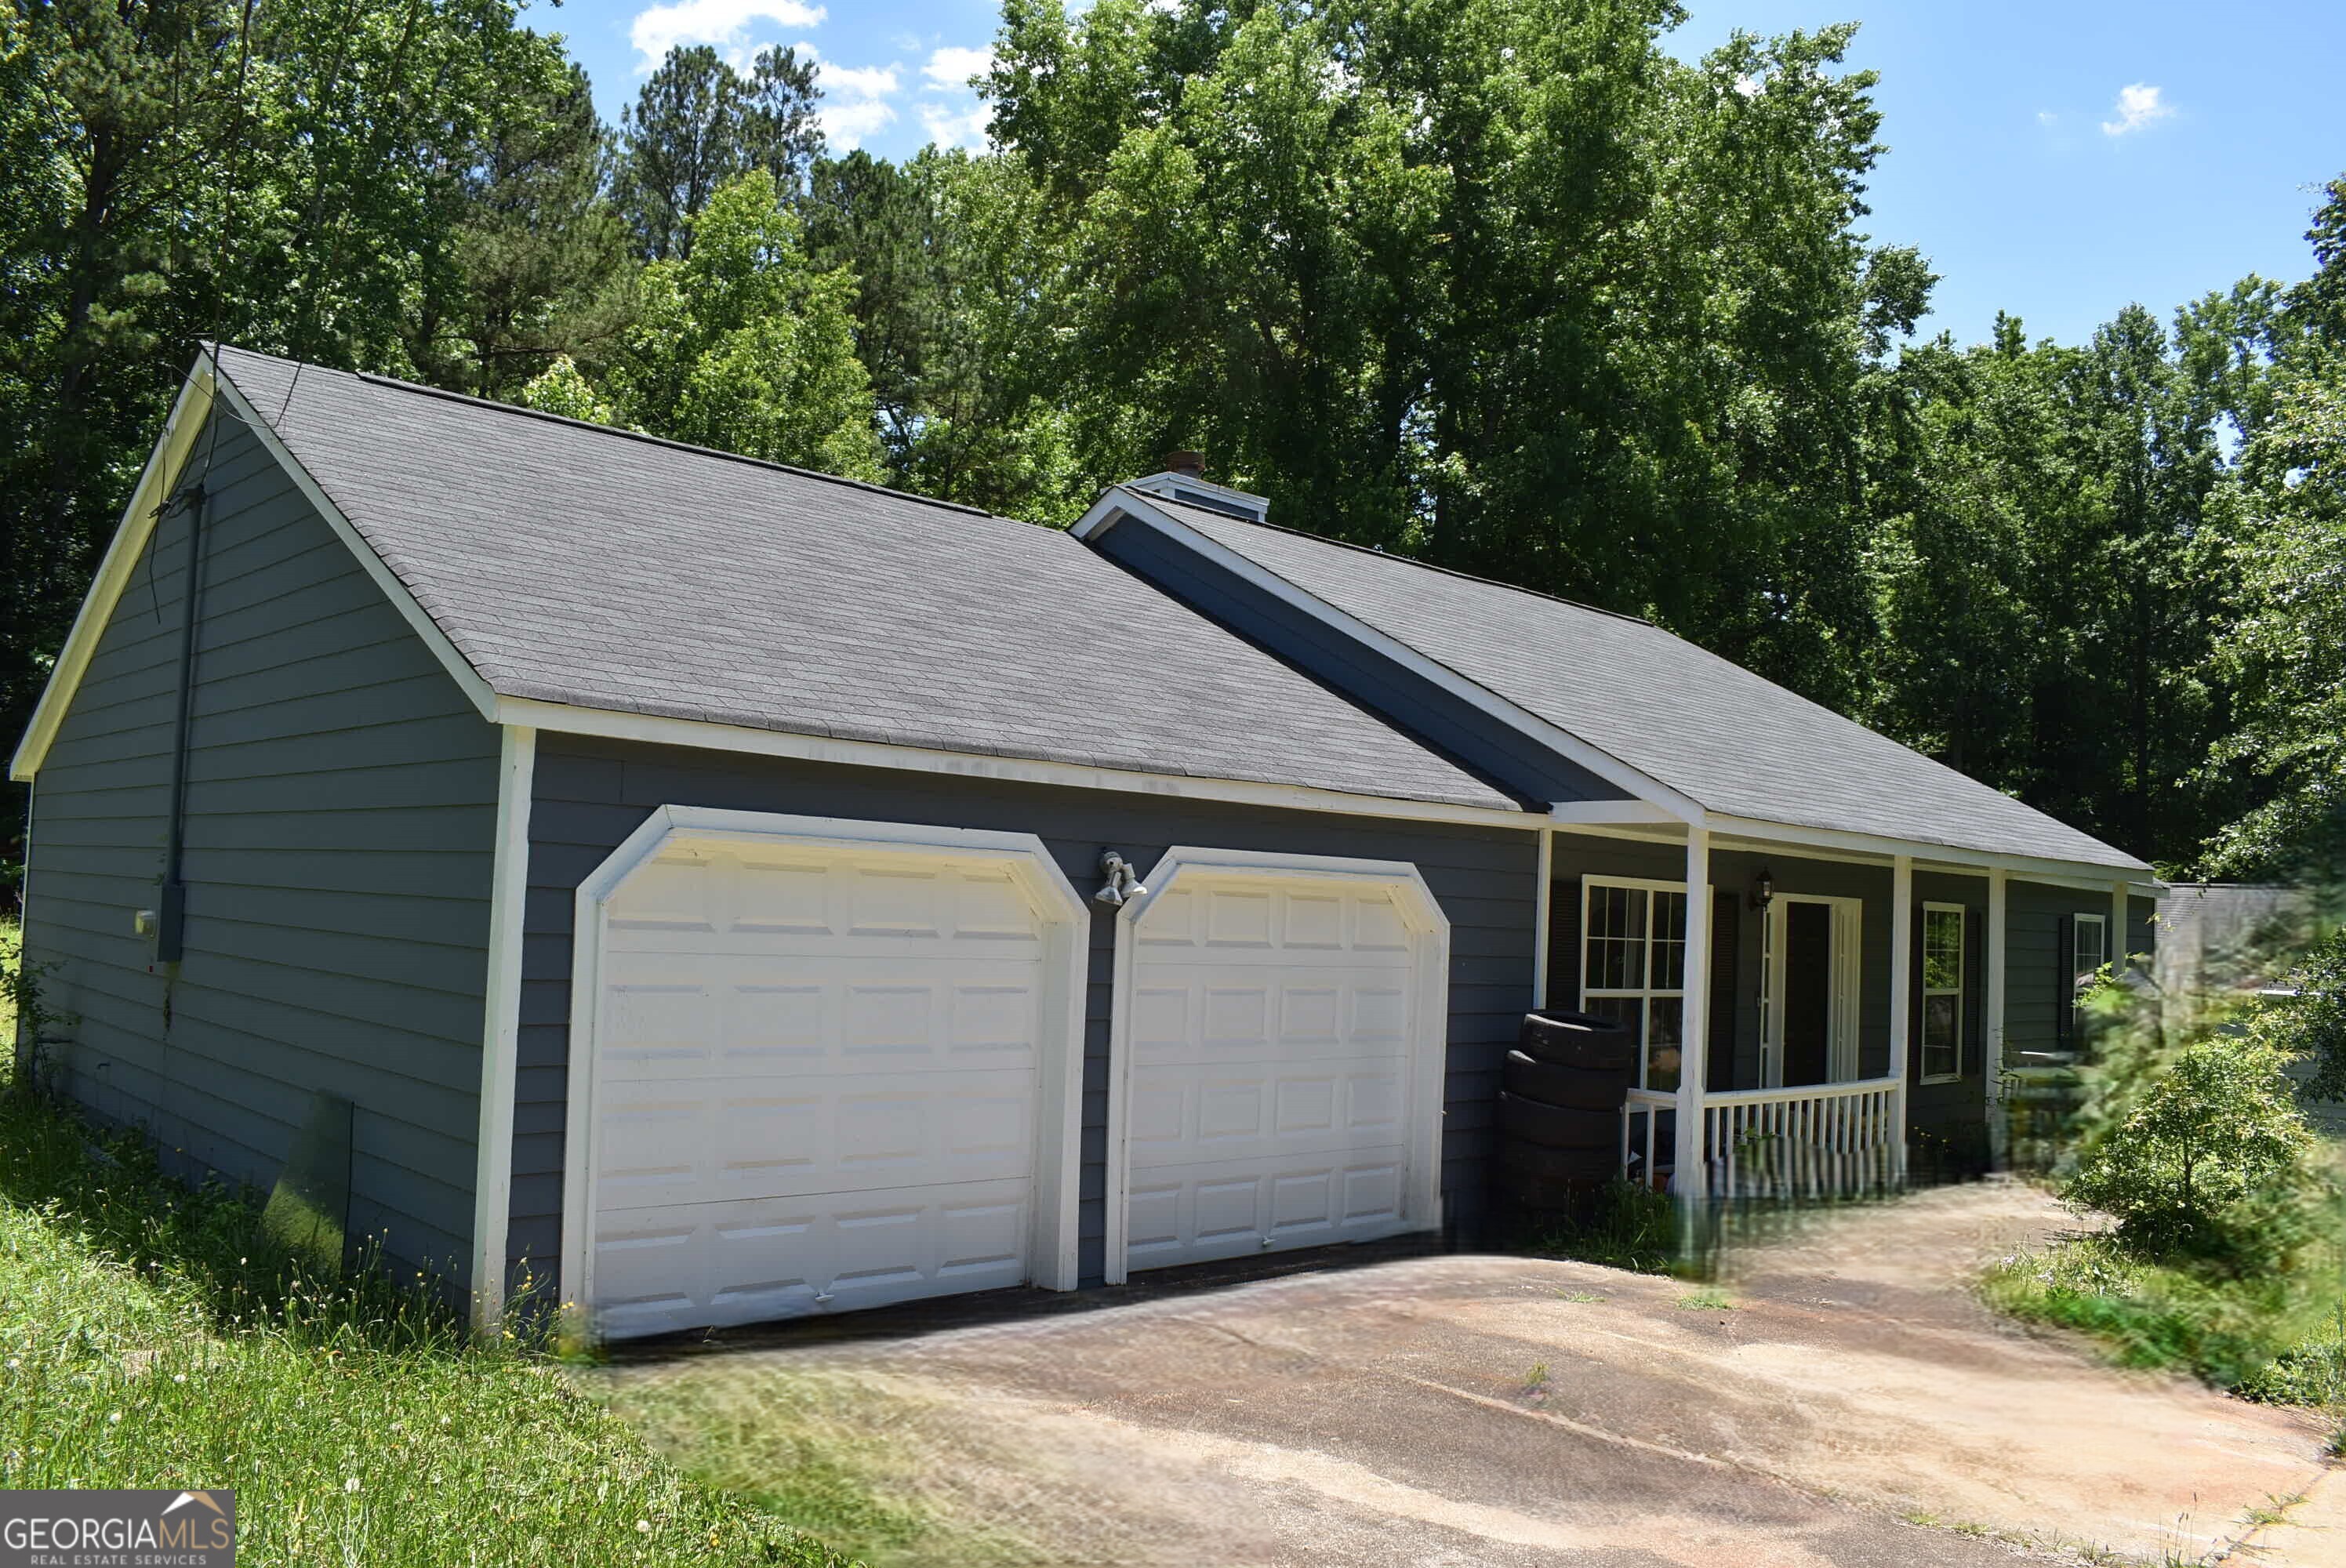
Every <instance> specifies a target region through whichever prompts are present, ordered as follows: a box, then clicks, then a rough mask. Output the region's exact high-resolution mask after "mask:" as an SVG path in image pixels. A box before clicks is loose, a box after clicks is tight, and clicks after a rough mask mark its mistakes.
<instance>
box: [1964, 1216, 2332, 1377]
mask: <svg viewBox="0 0 2346 1568" xmlns="http://www.w3.org/2000/svg"><path fill="white" fill-rule="evenodd" d="M2323 1262H2324V1263H2325V1264H2327V1265H2328V1267H2326V1268H2323V1267H2315V1268H2305V1269H2301V1270H2293V1271H2291V1272H2290V1273H2288V1274H2258V1275H2236V1274H2225V1273H2221V1272H2218V1271H2213V1270H2209V1269H2208V1268H2204V1267H2193V1266H2190V1265H2187V1264H2178V1263H2176V1262H2172V1261H2168V1262H2161V1261H2158V1260H2156V1259H2152V1258H2147V1257H2142V1256H2141V1255H2139V1254H2138V1253H2137V1252H2136V1251H2135V1250H2134V1249H2133V1248H2131V1247H2128V1246H2127V1244H2126V1243H2125V1242H2123V1241H2121V1240H2120V1239H2118V1238H2117V1237H2115V1236H2086V1237H2071V1238H2068V1239H2066V1240H2063V1241H2059V1242H2055V1244H2054V1245H2052V1246H2050V1247H2046V1248H2045V1249H2044V1250H2043V1251H2041V1252H2035V1253H2026V1254H2021V1255H2017V1256H2015V1257H2007V1258H2005V1259H2004V1261H2003V1262H2002V1263H2001V1264H1999V1265H1997V1266H1996V1267H1995V1268H1994V1269H1992V1270H1990V1271H1989V1274H1988V1277H1987V1279H1986V1281H1985V1285H1984V1290H1985V1294H1986V1297H1987V1299H1988V1301H1989V1302H1990V1304H1992V1305H1994V1307H1996V1308H2000V1309H2001V1310H2003V1311H2005V1312H2008V1313H2010V1314H2011V1315H2012V1316H2014V1317H2015V1318H2021V1319H2026V1320H2028V1321H2031V1322H2036V1323H2049V1324H2052V1325H2054V1326H2055V1327H2058V1328H2064V1329H2077V1330H2079V1331H2081V1332H2084V1333H2086V1334H2090V1335H2092V1336H2093V1337H2094V1338H2095V1339H2099V1340H2101V1341H2102V1342H2103V1344H2104V1345H2105V1346H2106V1348H2107V1350H2108V1353H2109V1355H2110V1358H2111V1359H2113V1360H2115V1361H2117V1363H2118V1364H2119V1365H2120V1366H2125V1367H2141V1368H2150V1369H2174V1370H2178V1371H2184V1372H2188V1373H2190V1374H2191V1375H2192V1376H2194V1377H2197V1378H2199V1379H2202V1380H2205V1381H2207V1382H2208V1383H2211V1384H2213V1385H2214V1386H2216V1387H2218V1388H2220V1389H2229V1390H2232V1391H2233V1392H2235V1393H2239V1394H2241V1395H2243V1396H2245V1397H2247V1398H2250V1399H2260V1400H2270V1401H2272V1402H2274V1403H2282V1404H2329V1403H2331V1402H2332V1401H2333V1400H2337V1399H2338V1398H2339V1396H2340V1395H2341V1394H2346V1339H2341V1329H2340V1325H2339V1322H2338V1319H2337V1311H2338V1308H2339V1300H2340V1298H2339V1292H2338V1290H2337V1288H2336V1279H2337V1275H2336V1272H2335V1257H2334V1255H2331V1256H2330V1257H2326V1258H2325V1259H2324V1260H2323ZM2325 1284H2326V1285H2327V1286H2328V1287H2329V1288H2328V1289H2326V1290H2325V1289H2324V1288H2323V1287H2324V1285H2325Z"/></svg>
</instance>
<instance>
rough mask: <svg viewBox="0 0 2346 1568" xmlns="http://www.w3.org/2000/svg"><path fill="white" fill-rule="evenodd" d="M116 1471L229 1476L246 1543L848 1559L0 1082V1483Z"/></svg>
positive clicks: (349, 1557) (435, 1554) (489, 1559)
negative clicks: (284, 1247)
mask: <svg viewBox="0 0 2346 1568" xmlns="http://www.w3.org/2000/svg"><path fill="white" fill-rule="evenodd" d="M13 934H14V933H13V932H0V935H5V936H9V937H12V936H13ZM10 957H11V959H12V961H13V955H10ZM0 1023H5V1020H0ZM0 1038H5V1036H0ZM112 1486H135V1487H179V1486H192V1487H234V1488H235V1489H236V1492H237V1513H238V1535H239V1541H238V1545H239V1549H240V1553H242V1556H243V1559H244V1560H245V1561H249V1562H253V1563H348V1564H358V1563H363V1564H367V1565H369V1568H379V1565H396V1564H417V1565H423V1564H429V1565H432V1568H442V1565H445V1564H473V1563H478V1564H484V1565H486V1564H500V1565H502V1564H512V1563H530V1564H533V1565H535V1564H577V1565H580V1568H586V1565H594V1568H602V1565H605V1564H624V1563H675V1564H684V1563H696V1564H699V1563H708V1564H748V1563H760V1564H772V1563H782V1564H799V1565H803V1568H831V1565H835V1564H838V1563H841V1562H842V1561H843V1560H842V1559H841V1558H839V1557H837V1556H836V1555H835V1554H833V1553H831V1552H829V1551H828V1550H826V1549H825V1548H824V1547H822V1546H821V1545H820V1544H818V1543H816V1542H815V1541H814V1540H812V1539H811V1538H810V1537H808V1536H806V1535H803V1534H801V1533H800V1532H798V1531H797V1530H795V1529H793V1528H792V1527H791V1525H790V1523H787V1522H784V1521H783V1520H782V1519H781V1518H780V1517H778V1516H777V1515H776V1514H775V1513H773V1512H770V1510H769V1509H767V1508H764V1507H761V1506H760V1505H759V1504H758V1503H756V1502H752V1501H750V1500H749V1499H746V1498H743V1497H740V1496H739V1495H737V1494H733V1493H730V1492H726V1491H723V1490H721V1489H719V1488H716V1487H712V1486H710V1485H709V1484H707V1483H706V1482H704V1481H699V1480H696V1479H694V1478H693V1477H692V1476H690V1475H688V1474H687V1473H686V1472H685V1471H682V1470H680V1469H678V1467H677V1466H676V1465H675V1464H674V1463H672V1462H670V1461H668V1460H667V1459H664V1458H662V1457H661V1456H659V1455H658V1454H657V1453H655V1452H654V1451H652V1450H651V1449H650V1448H649V1447H648V1446H647V1444H646V1443H645V1442H644V1441H643V1440H642V1439H641V1438H640V1437H639V1436H637V1433H636V1432H635V1431H633V1430H632V1429H630V1428H629V1427H628V1426H627V1425H626V1424H625V1423H624V1422H623V1421H621V1420H619V1419H618V1418H617V1417H616V1416H614V1415H613V1414H612V1413H611V1412H610V1411H608V1410H606V1409H605V1408H604V1406H603V1405H601V1404H600V1403H598V1402H597V1401H596V1400H592V1399H588V1398H586V1397H583V1396H582V1395H581V1394H580V1393H578V1392H577V1391H576V1389H575V1388H574V1387H573V1385H572V1383H571V1381H570V1380H569V1379H568V1378H567V1377H566V1375H565V1374H564V1372H563V1370H562V1369H560V1368H558V1367H556V1366H555V1365H554V1364H553V1363H551V1362H550V1361H548V1360H546V1359H544V1358H543V1357H540V1356H537V1355H535V1354H532V1353H531V1352H530V1351H529V1350H528V1349H526V1348H525V1347H524V1346H521V1345H518V1344H515V1343H514V1342H511V1341H510V1340H507V1341H504V1342H499V1343H493V1344H484V1343H481V1342H479V1341H477V1340H475V1339H473V1338H472V1337H471V1336H469V1335H468V1334H467V1333H466V1332H465V1330H464V1327H463V1324H462V1322H461V1321H460V1319H458V1318H457V1317H456V1316H455V1314H454V1313H453V1312H452V1311H451V1310H449V1309H448V1308H447V1307H446V1306H445V1305H444V1304H443V1303H441V1302H440V1301H439V1300H438V1299H437V1298H434V1297H432V1296H430V1295H427V1294H425V1293H424V1292H423V1291H422V1290H421V1289H419V1288H416V1287H415V1286H414V1284H413V1282H410V1283H409V1285H408V1286H406V1287H404V1288H403V1287H402V1286H400V1285H398V1284H395V1283H394V1282H393V1281H390V1280H388V1279H385V1278H382V1277H381V1276H380V1275H371V1276H347V1277H344V1276H337V1275H329V1274H326V1273H323V1272H321V1271H320V1270H318V1269H317V1268H313V1267H311V1266H309V1265H306V1264H304V1263H303V1262H302V1261H301V1259H299V1258H298V1257H294V1256H293V1255H291V1254H287V1253H284V1252H280V1251H279V1250H277V1249H276V1248H275V1247H273V1246H272V1245H271V1243H270V1241H269V1240H268V1238H267V1237H266V1236H265V1235H264V1233H263V1232H262V1230H261V1228H260V1210H259V1208H258V1207H256V1206H255V1205H254V1204H253V1203H252V1202H250V1199H249V1196H248V1195H242V1194H236V1193H230V1192H226V1191H222V1190H219V1189H217V1188H214V1189H209V1190H207V1191H204V1192H200V1193H191V1192H190V1191H189V1190H188V1189H187V1188H185V1187H184V1186H179V1184H178V1183H176V1182H174V1181H172V1180H171V1179H170V1178H168V1176H164V1175H163V1174H162V1173H161V1172H160V1171H159V1170H158V1168H157V1166H156V1164H155V1161H154V1158H153V1156H152V1155H151V1153H150V1152H149V1151H148V1149H147V1147H146V1146H145V1145H144V1144H143V1142H142V1141H140V1140H138V1139H137V1138H135V1137H107V1138H101V1137H99V1136H98V1135H95V1134H93V1133H92V1132H91V1131H90V1130H89V1129H88V1128H87V1126H86V1125H83V1124H82V1123H80V1122H79V1121H78V1120H76V1118H75V1117H73V1116H72V1115H69V1114H67V1113H66V1112H65V1111H63V1110H61V1109H59V1108H58V1107H56V1105H50V1104H47V1103H46V1102H43V1101H40V1100H37V1099H36V1098H34V1097H32V1096H30V1095H24V1094H20V1093H17V1092H15V1090H14V1088H13V1086H12V1085H9V1084H6V1083H5V1081H0V1487H6V1488H28V1487H112ZM834 1490H836V1488H834Z"/></svg>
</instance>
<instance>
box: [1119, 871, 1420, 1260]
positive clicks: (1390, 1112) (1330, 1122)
mask: <svg viewBox="0 0 2346 1568" xmlns="http://www.w3.org/2000/svg"><path fill="white" fill-rule="evenodd" d="M1410 892H1411V890H1410V889H1408V888H1405V887H1402V886H1397V885H1394V884H1392V883H1390V882H1380V881H1373V880H1367V879H1362V878H1319V877H1313V876H1311V875H1309V874H1305V873H1299V872H1295V871H1270V872H1266V871H1214V870H1207V869H1204V868H1187V869H1185V870H1183V871H1181V872H1180V874H1179V876H1178V881H1175V882H1173V883H1171V884H1170V885H1168V886H1167V887H1166V888H1165V889H1164V890H1163V891H1161V892H1160V893H1159V894H1158V896H1157V897H1156V898H1155V899H1154V900H1153V901H1151V902H1150V903H1149V904H1148V907H1147V909H1146V910H1145V911H1142V912H1141V913H1140V914H1139V916H1138V917H1137V920H1136V921H1135V924H1134V929H1133V932H1132V934H1131V939H1130V940H1131V942H1132V950H1131V951H1132V960H1131V973H1130V983H1131V995H1130V998H1129V1000H1128V1003H1127V1005H1128V1007H1129V1010H1130V1011H1129V1015H1128V1016H1129V1023H1128V1024H1127V1030H1126V1039H1127V1050H1128V1051H1129V1063H1130V1064H1129V1069H1128V1071H1129V1073H1130V1086H1129V1098H1128V1100H1127V1111H1126V1125H1125V1143H1126V1147H1127V1151H1128V1152H1127V1159H1128V1166H1127V1177H1126V1188H1127V1207H1126V1215H1125V1243H1126V1251H1125V1261H1126V1265H1127V1268H1136V1269H1137V1268H1162V1267H1165V1266H1167V1265H1169V1264H1176V1263H1193V1262H1199V1261H1202V1260H1205V1259H1209V1258H1217V1257H1237V1256H1241V1255H1247V1254H1253V1253H1259V1252H1262V1251H1266V1250H1270V1249H1273V1248H1279V1247H1313V1246H1321V1245H1324V1244H1327V1243H1330V1242H1337V1241H1353V1240H1365V1239H1368V1238H1370V1237H1377V1236H1384V1235H1390V1234H1392V1233H1393V1232H1395V1231H1398V1230H1402V1229H1405V1228H1411V1227H1413V1225H1422V1224H1424V1223H1427V1222H1428V1221H1429V1219H1430V1216H1426V1215H1423V1214H1420V1215H1416V1216H1413V1215H1412V1214H1411V1213H1410V1212H1409V1208H1410V1206H1411V1204H1412V1202H1413V1201H1415V1202H1416V1203H1418V1205H1419V1206H1420V1207H1421V1208H1422V1207H1424V1205H1423V1198H1422V1197H1416V1198H1413V1193H1412V1182H1411V1175H1412V1170H1411V1166H1412V1162H1413V1154H1415V1155H1416V1156H1417V1157H1419V1158H1421V1159H1422V1158H1423V1140H1422V1139H1421V1138H1420V1136H1419V1133H1420V1131H1421V1130H1422V1124H1421V1123H1419V1122H1418V1121H1417V1120H1416V1119H1415V1118H1417V1117H1418V1116H1420V1115H1422V1114H1427V1113H1430V1111H1431V1109H1432V1107H1430V1106H1427V1105H1424V1104H1423V1103H1422V1102H1423V1099H1424V1098H1425V1097H1426V1095H1427V1091H1426V1089H1425V1087H1424V1082H1425V1074H1424V1072H1423V1069H1424V1066H1425V1056H1426V1053H1427V1052H1428V1051H1431V1052H1432V1053H1433V1055H1434V1057H1435V1058H1436V1059H1437V1060H1438V1057H1439V1054H1440V1049H1441V1042H1440V1039H1439V1038H1438V1034H1439V1030H1438V1028H1437V1029H1436V1030H1435V1033H1436V1036H1437V1037H1436V1038H1434V1039H1433V1040H1431V1041H1425V1040H1422V1039H1420V1038H1419V1036H1420V1035H1421V1034H1423V1033H1425V1023H1424V1019H1425V1010H1424V1009H1423V1007H1422V1005H1421V1003H1423V1001H1424V1000H1425V999H1424V998H1423V996H1422V994H1421V991H1422V988H1423V987H1425V986H1426V985H1427V984H1428V983H1429V976H1430V975H1431V974H1433V973H1436V972H1439V963H1438V961H1439V958H1440V954H1439V952H1435V953H1434V954H1433V957H1434V958H1435V960H1436V961H1437V962H1436V964H1435V966H1434V967H1433V968H1431V969H1429V967H1428V965H1427V962H1426V960H1427V957H1428V954H1427V952H1426V948H1425V943H1426V942H1427V941H1428V940H1436V941H1438V938H1433V939H1430V938H1429V936H1428V934H1427V933H1426V932H1423V930H1422V929H1413V925H1412V920H1411V911H1410V909H1409V907H1408V903H1409V898H1410ZM1438 1011H1439V1010H1438V1008H1437V1009H1436V1012H1437V1014H1438ZM1437 1071H1438V1069H1437ZM1435 1093H1438V1090H1436V1091H1435ZM1413 1145H1417V1146H1416V1147H1415V1148H1413Z"/></svg>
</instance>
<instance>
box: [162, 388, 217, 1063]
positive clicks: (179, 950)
mask: <svg viewBox="0 0 2346 1568" xmlns="http://www.w3.org/2000/svg"><path fill="white" fill-rule="evenodd" d="M212 417H213V418H214V419H216V420H217V419H218V418H219V413H218V412H214V414H213V415H212ZM213 432H214V434H215V435H217V434H218V432H219V427H218V426H217V425H215V426H214V427H213ZM205 467H206V468H209V467H210V463H209V462H208V463H206V464H205ZM179 504H181V505H182V506H184V507H186V508H187V512H188V565H187V574H186V575H187V587H186V595H187V602H188V607H187V611H186V613H185V614H184V615H182V616H180V618H179V622H180V624H179V712H178V714H177V716H176V718H175V720H174V724H173V733H172V737H171V799H170V805H169V807H168V817H167V819H166V822H165V830H164V831H165V837H164V849H163V894H162V901H161V904H160V906H159V908H158V910H157V911H156V921H155V958H156V962H159V963H177V962H179V960H180V957H181V956H182V955H183V954H184V952H186V949H187V942H186V938H187V923H188V887H187V881H186V879H185V876H184V874H183V873H184V870H185V862H186V860H187V850H188V770H189V749H190V748H189V734H190V732H191V730H192V729H193V728H194V726H195V711H196V622H197V618H198V616H199V615H200V613H201V611H202V595H203V583H202V580H201V574H202V571H203V542H204V517H205V514H206V513H207V512H209V510H210V504H211V498H210V495H209V492H207V491H206V490H205V488H204V483H203V481H202V480H201V479H198V480H197V481H196V482H195V483H193V484H189V486H188V487H187V488H186V489H184V490H182V491H180V492H179ZM168 1016H169V1011H168V1005H167V1007H166V1010H165V1017H166V1019H167V1020H168ZM167 1026H168V1025H167Z"/></svg>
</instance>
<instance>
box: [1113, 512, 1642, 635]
mask: <svg viewBox="0 0 2346 1568" xmlns="http://www.w3.org/2000/svg"><path fill="white" fill-rule="evenodd" d="M1117 489H1119V490H1124V491H1127V492H1130V493H1131V494H1136V495H1140V496H1143V497H1145V498H1146V499H1148V500H1149V501H1151V502H1158V501H1167V500H1170V499H1171V497H1169V496H1163V495H1153V494H1149V493H1148V491H1145V490H1141V491H1135V490H1133V489H1132V486H1130V485H1129V484H1119V485H1117ZM1174 504H1175V505H1180V504H1182V503H1180V502H1175V503H1174ZM1194 510H1197V511H1200V512H1202V511H1206V510H1209V508H1206V507H1202V506H1201V507H1197V508H1194ZM1214 515H1215V516H1217V517H1219V518H1224V519H1226V520H1227V521H1229V522H1232V523H1242V524H1245V525H1246V526H1248V527H1250V528H1263V529H1268V530H1270V532H1271V533H1274V534H1286V535H1290V536H1292V537H1294V538H1298V539H1309V540H1311V542H1312V543H1313V544H1315V545H1334V546H1335V547H1336V548H1337V549H1339V550H1350V551H1352V553H1353V554H1354V555H1374V556H1377V557H1378V558H1379V559H1381V560H1386V561H1404V562H1407V563H1408V564H1409V565H1413V566H1418V567H1423V569H1424V570H1426V571H1429V572H1439V573H1441V574H1442V575H1443V576H1445V577H1456V578H1457V579H1458V580H1459V581H1461V582H1465V583H1480V584H1482V585H1484V586H1485V587H1491V588H1505V589H1506V590H1507V591H1508V592H1509V593H1511V594H1524V595H1527V596H1530V597H1532V598H1535V599H1545V600H1546V601H1547V602H1548V603H1549V604H1552V605H1562V606H1566V608H1567V609H1575V610H1586V611H1587V612H1588V613H1589V614H1590V615H1592V616H1611V617H1612V618H1613V619H1615V620H1617V621H1627V622H1629V623H1630V624H1631V625H1633V626H1653V627H1654V628H1655V629H1656V630H1657V631H1666V630H1668V628H1667V627H1665V626H1660V625H1659V624H1658V623H1657V622H1654V621H1651V620H1648V619H1647V618H1646V617H1645V616H1633V615H1631V614H1630V613H1629V612H1628V611H1627V610H1608V609H1607V608H1606V607H1605V606H1602V605H1586V604H1583V603H1581V602H1580V601H1579V600H1578V599H1567V598H1566V597H1565V596H1563V595H1562V594H1551V593H1548V592H1547V591H1546V590H1545V589H1542V588H1526V587H1525V586H1524V585H1522V584H1521V583H1508V582H1502V581H1501V580H1500V579H1498V578H1496V577H1485V576H1482V575H1478V574H1476V573H1474V572H1462V571H1460V570H1458V568H1457V567H1455V566H1444V565H1441V564H1440V563H1438V562H1434V561H1428V560H1423V559H1422V558H1420V557H1418V556H1416V555H1394V554H1392V552H1391V551H1388V550H1386V549H1384V548H1382V546H1378V545H1355V544H1353V543H1352V541H1351V540H1349V539H1335V538H1331V537H1330V536H1329V535H1325V534H1314V533H1312V532H1311V530H1310V529H1308V528H1290V527H1289V526H1288V525H1287V524H1284V523H1273V522H1271V521H1270V519H1268V518H1262V517H1231V516H1229V514H1226V513H1220V512H1217V513H1215V514H1214Z"/></svg>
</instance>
